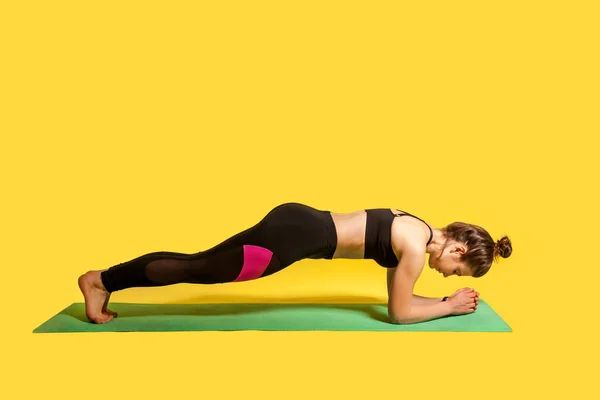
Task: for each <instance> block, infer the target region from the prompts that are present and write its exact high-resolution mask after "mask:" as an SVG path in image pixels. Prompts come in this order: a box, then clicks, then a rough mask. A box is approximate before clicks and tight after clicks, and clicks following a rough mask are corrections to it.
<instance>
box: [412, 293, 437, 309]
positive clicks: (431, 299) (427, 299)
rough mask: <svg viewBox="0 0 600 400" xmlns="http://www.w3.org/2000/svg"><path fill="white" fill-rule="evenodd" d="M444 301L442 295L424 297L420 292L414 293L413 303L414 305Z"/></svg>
mask: <svg viewBox="0 0 600 400" xmlns="http://www.w3.org/2000/svg"><path fill="white" fill-rule="evenodd" d="M441 301H442V297H423V296H419V295H418V294H413V296H412V302H411V304H412V305H413V306H426V305H430V304H436V303H439V302H441Z"/></svg>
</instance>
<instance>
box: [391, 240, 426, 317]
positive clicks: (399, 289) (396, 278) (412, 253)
mask: <svg viewBox="0 0 600 400" xmlns="http://www.w3.org/2000/svg"><path fill="white" fill-rule="evenodd" d="M424 264H425V251H424V249H420V248H419V247H418V246H410V247H409V248H407V249H404V251H403V252H402V257H401V258H400V261H399V262H398V266H397V267H396V268H395V271H394V272H393V276H392V277H391V288H390V293H389V299H388V314H389V315H390V317H392V318H402V317H403V316H406V315H408V314H409V313H410V307H411V302H412V296H413V290H414V287H415V283H416V282H417V279H418V278H419V276H420V275H421V272H422V271H423V265H424Z"/></svg>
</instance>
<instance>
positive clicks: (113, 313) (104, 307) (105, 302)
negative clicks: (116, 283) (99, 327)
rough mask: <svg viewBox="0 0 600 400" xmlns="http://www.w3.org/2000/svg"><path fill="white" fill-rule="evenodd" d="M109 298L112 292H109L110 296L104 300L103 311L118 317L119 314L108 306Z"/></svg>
mask: <svg viewBox="0 0 600 400" xmlns="http://www.w3.org/2000/svg"><path fill="white" fill-rule="evenodd" d="M109 300H110V293H109V294H108V296H106V300H104V306H102V313H103V314H108V315H112V316H113V317H114V318H116V317H117V316H118V315H119V314H117V313H116V312H114V311H111V310H109V309H108V308H106V307H107V306H108V301H109Z"/></svg>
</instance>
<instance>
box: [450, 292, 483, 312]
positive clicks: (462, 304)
mask: <svg viewBox="0 0 600 400" xmlns="http://www.w3.org/2000/svg"><path fill="white" fill-rule="evenodd" d="M446 301H448V303H450V305H451V307H452V315H461V314H469V313H472V312H473V311H475V310H476V309H477V305H478V304H479V293H477V292H476V291H475V290H474V289H472V288H462V289H458V290H457V291H456V292H454V294H452V296H450V297H449V298H448V300H446Z"/></svg>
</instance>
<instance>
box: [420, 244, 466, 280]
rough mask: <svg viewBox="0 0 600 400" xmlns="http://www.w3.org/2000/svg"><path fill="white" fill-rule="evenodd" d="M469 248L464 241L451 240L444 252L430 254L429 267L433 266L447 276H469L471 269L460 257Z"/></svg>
mask: <svg viewBox="0 0 600 400" xmlns="http://www.w3.org/2000/svg"><path fill="white" fill-rule="evenodd" d="M466 251H467V248H466V246H465V245H463V244H462V243H457V242H449V243H448V244H447V246H446V247H445V248H444V250H443V251H442V252H437V253H432V254H430V255H429V268H433V269H435V270H436V271H438V272H439V273H440V274H442V275H444V278H447V277H449V276H452V275H456V276H469V275H471V269H470V268H469V267H468V266H467V265H466V264H465V263H463V262H462V261H461V260H460V258H461V256H462V255H463V254H465V253H466Z"/></svg>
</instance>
